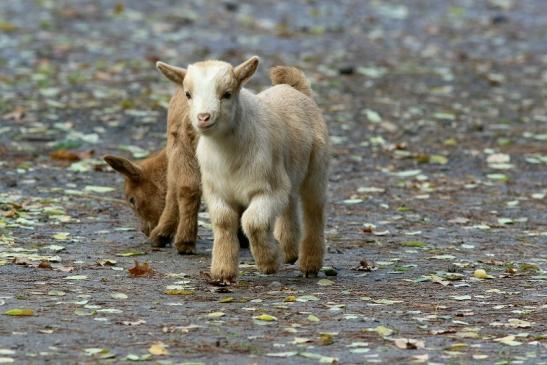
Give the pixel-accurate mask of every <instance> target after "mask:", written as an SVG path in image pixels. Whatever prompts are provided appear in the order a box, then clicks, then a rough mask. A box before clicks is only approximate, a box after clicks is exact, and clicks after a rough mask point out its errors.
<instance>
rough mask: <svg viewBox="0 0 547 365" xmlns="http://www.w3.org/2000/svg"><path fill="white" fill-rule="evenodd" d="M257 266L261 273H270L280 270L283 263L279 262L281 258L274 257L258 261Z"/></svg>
mask: <svg viewBox="0 0 547 365" xmlns="http://www.w3.org/2000/svg"><path fill="white" fill-rule="evenodd" d="M256 266H257V267H258V270H259V271H260V272H261V273H263V274H266V275H270V274H275V273H276V272H277V271H279V266H281V265H280V263H279V259H278V258H277V257H274V258H273V259H272V260H268V261H262V262H257V263H256Z"/></svg>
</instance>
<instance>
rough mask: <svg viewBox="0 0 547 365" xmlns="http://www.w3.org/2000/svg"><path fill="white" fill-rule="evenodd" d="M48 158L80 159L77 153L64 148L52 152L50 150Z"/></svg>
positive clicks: (62, 159) (61, 159)
mask: <svg viewBox="0 0 547 365" xmlns="http://www.w3.org/2000/svg"><path fill="white" fill-rule="evenodd" d="M49 158H51V159H52V160H58V161H72V162H74V161H80V160H81V159H80V156H78V154H76V153H74V152H71V151H68V150H65V149H59V150H56V151H53V152H50V154H49Z"/></svg>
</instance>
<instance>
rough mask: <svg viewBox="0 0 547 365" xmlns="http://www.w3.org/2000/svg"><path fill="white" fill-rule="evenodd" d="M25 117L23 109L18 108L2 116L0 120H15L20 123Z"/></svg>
mask: <svg viewBox="0 0 547 365" xmlns="http://www.w3.org/2000/svg"><path fill="white" fill-rule="evenodd" d="M24 117H25V109H24V108H22V107H20V106H18V107H16V108H15V109H13V110H12V111H11V112H9V113H7V114H4V115H2V118H4V119H8V120H10V119H11V120H15V121H20V120H22V119H23V118H24Z"/></svg>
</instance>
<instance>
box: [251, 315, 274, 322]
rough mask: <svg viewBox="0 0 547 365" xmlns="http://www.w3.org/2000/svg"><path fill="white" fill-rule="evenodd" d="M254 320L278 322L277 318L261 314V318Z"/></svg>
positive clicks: (257, 317) (256, 317)
mask: <svg viewBox="0 0 547 365" xmlns="http://www.w3.org/2000/svg"><path fill="white" fill-rule="evenodd" d="M253 318H254V319H258V320H259V321H266V322H272V321H277V318H276V317H274V316H270V315H269V314H261V315H259V316H254V317H253Z"/></svg>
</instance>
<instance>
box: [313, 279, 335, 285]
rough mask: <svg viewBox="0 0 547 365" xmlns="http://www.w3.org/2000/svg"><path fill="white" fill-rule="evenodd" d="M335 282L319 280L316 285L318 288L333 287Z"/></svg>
mask: <svg viewBox="0 0 547 365" xmlns="http://www.w3.org/2000/svg"><path fill="white" fill-rule="evenodd" d="M334 284H335V282H334V281H332V280H329V279H321V280H319V281H318V282H317V285H319V286H331V285H334Z"/></svg>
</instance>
